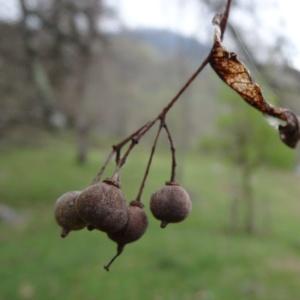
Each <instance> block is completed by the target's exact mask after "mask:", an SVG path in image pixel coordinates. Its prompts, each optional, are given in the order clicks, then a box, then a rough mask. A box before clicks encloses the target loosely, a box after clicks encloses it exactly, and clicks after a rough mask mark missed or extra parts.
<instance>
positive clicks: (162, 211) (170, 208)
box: [150, 182, 192, 228]
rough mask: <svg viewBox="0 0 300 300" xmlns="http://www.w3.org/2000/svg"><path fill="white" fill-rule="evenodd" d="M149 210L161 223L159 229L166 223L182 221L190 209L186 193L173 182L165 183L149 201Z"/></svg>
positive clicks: (189, 200)
mask: <svg viewBox="0 0 300 300" xmlns="http://www.w3.org/2000/svg"><path fill="white" fill-rule="evenodd" d="M150 209H151V212H152V214H153V215H154V217H155V218H156V219H158V220H160V221H162V222H161V228H165V227H166V226H167V225H168V223H177V222H181V221H183V220H184V219H185V218H186V217H187V216H188V214H189V212H190V211H191V209H192V202H191V199H190V196H189V194H188V193H187V191H186V190H185V189H184V188H183V187H181V186H180V185H178V184H177V183H174V182H167V183H166V185H165V186H164V187H163V188H161V189H160V190H159V191H157V192H155V193H154V194H153V195H152V197H151V200H150Z"/></svg>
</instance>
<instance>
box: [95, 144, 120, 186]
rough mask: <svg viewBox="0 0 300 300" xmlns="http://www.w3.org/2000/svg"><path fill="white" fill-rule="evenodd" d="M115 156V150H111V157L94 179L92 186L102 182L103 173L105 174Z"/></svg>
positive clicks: (109, 156) (108, 157)
mask: <svg viewBox="0 0 300 300" xmlns="http://www.w3.org/2000/svg"><path fill="white" fill-rule="evenodd" d="M114 154H115V150H114V149H113V150H111V152H110V153H109V155H108V156H107V158H106V160H105V162H104V164H103V166H102V167H101V169H100V171H99V172H98V173H97V175H96V177H95V178H94V179H93V181H92V184H94V183H97V182H99V181H100V180H101V177H102V175H103V173H104V172H105V169H106V167H107V166H108V164H109V162H110V161H111V160H112V158H113V156H114Z"/></svg>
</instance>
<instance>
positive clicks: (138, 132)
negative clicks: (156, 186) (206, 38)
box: [113, 0, 232, 198]
mask: <svg viewBox="0 0 300 300" xmlns="http://www.w3.org/2000/svg"><path fill="white" fill-rule="evenodd" d="M231 3H232V0H227V2H226V7H225V11H224V12H223V13H222V14H218V15H216V17H215V18H216V19H218V23H219V24H221V25H220V30H221V33H220V34H221V37H223V35H224V33H225V31H226V27H227V20H228V17H229V13H230V8H231ZM212 49H213V48H212ZM212 49H211V50H212ZM210 57H211V51H210V52H209V54H208V55H207V56H206V57H205V58H204V60H203V61H202V63H201V64H200V66H199V67H198V69H196V71H195V72H194V73H193V74H192V75H191V76H190V78H189V79H188V80H187V81H186V82H185V84H184V85H183V86H182V87H181V88H180V89H179V91H178V92H177V93H176V95H175V96H174V97H173V98H172V99H171V100H170V102H169V103H168V104H167V105H166V106H165V107H164V108H163V109H162V110H161V112H160V113H159V114H158V115H157V116H156V117H155V118H154V119H153V120H152V121H149V122H147V123H146V124H144V125H143V126H142V127H140V128H139V129H137V130H136V131H135V132H133V133H132V134H130V135H129V136H128V137H126V138H125V139H124V140H122V141H121V142H119V143H118V144H116V145H114V146H113V147H114V149H115V151H116V153H117V165H119V164H120V162H121V161H122V160H123V159H118V156H119V154H120V151H121V149H122V148H123V147H124V146H125V145H126V144H127V143H128V142H130V141H132V139H133V138H135V137H136V136H137V135H138V141H139V140H140V139H141V138H142V137H143V136H144V135H145V134H146V133H147V132H148V131H149V130H150V129H151V128H152V127H153V125H154V124H155V123H156V122H157V121H159V120H164V119H165V117H166V115H167V113H168V112H169V110H170V109H171V108H172V107H173V106H174V104H175V103H176V102H177V101H178V99H179V98H180V97H181V96H182V94H183V93H184V92H185V91H186V90H187V89H188V88H189V87H190V85H191V84H192V83H193V82H194V80H195V79H196V78H197V77H198V75H199V74H200V73H201V72H202V71H203V69H204V68H205V67H206V66H207V65H208V63H209V61H210ZM161 126H162V125H161V124H160V127H161ZM160 130H161V128H160ZM160 130H159V133H160ZM134 146H135V145H132V146H131V147H129V152H128V151H127V152H126V153H125V155H126V156H123V158H124V157H125V161H126V159H127V156H128V155H129V153H130V152H131V151H132V149H133V148H134ZM151 160H152V158H151ZM150 164H151V161H150ZM149 168H150V166H149ZM139 197H140V196H138V198H139Z"/></svg>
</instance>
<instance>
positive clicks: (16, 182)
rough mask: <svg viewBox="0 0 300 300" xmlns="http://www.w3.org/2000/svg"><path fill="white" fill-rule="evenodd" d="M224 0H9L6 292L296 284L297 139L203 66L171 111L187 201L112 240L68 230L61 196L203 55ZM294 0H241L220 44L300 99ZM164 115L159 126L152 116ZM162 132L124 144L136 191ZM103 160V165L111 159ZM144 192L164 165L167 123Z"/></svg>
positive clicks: (271, 290) (0, 134)
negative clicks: (282, 136)
mask: <svg viewBox="0 0 300 300" xmlns="http://www.w3.org/2000/svg"><path fill="white" fill-rule="evenodd" d="M224 3H225V1H217V0H173V1H167V0H152V1H138V0H106V1H105V0H85V1H80V0H0V4H1V5H0V105H1V106H0V153H1V155H0V299H1V300H7V299H10V300H12V299H86V300H92V299H102V298H105V299H108V300H109V299H151V300H152V299H153V300H161V299H163V300H168V299H170V300H176V299H179V300H185V299H186V300H190V299H199V300H213V299H222V300H225V299H263V300H268V299H272V300H276V299H280V300H282V299H285V300H288V299H293V300H294V299H300V279H299V278H300V237H299V229H300V218H299V216H300V204H299V201H298V200H299V194H300V185H299V183H298V182H299V179H300V178H299V176H300V155H299V151H297V150H296V151H292V150H290V149H288V148H287V147H285V146H284V145H283V144H282V143H281V142H280V140H279V137H278V133H277V131H276V130H274V128H272V127H271V126H270V124H268V122H269V120H266V119H264V118H263V117H262V116H261V114H259V113H257V112H256V111H254V110H253V109H251V108H250V107H248V106H247V105H246V104H244V103H243V101H242V100H241V99H240V98H239V97H238V96H237V95H236V94H234V93H233V92H232V91H230V90H229V89H228V88H227V87H226V86H225V85H224V84H223V83H222V82H221V81H220V80H219V79H218V78H217V76H216V75H215V74H214V73H213V71H212V70H211V69H210V67H209V66H208V67H207V68H206V69H205V71H204V72H203V73H201V74H200V76H199V77H198V78H197V80H196V81H195V82H194V84H193V85H192V87H191V88H190V89H189V90H188V92H187V93H185V94H184V96H183V97H182V98H181V99H180V101H179V102H178V103H177V105H176V106H175V107H174V109H173V110H172V111H171V112H170V113H169V115H168V122H169V125H170V128H171V131H172V133H173V135H174V140H175V143H176V145H177V150H178V164H179V167H178V181H179V182H181V183H182V185H184V186H185V187H186V188H187V190H188V191H189V192H190V194H191V197H192V200H193V212H192V214H191V215H190V217H189V218H188V219H187V220H186V221H185V222H183V223H181V224H176V225H170V226H169V227H168V228H167V229H165V230H161V229H160V228H159V224H158V222H157V221H156V220H154V218H153V217H152V216H151V214H150V213H149V221H150V225H149V228H148V231H147V233H146V234H145V236H144V237H143V238H142V239H141V240H139V241H138V242H136V243H134V244H131V245H129V246H128V247H127V248H126V250H125V252H124V254H123V255H122V256H121V257H120V259H118V260H117V261H116V263H115V264H114V265H113V267H112V271H111V272H110V273H106V272H105V271H104V270H103V267H102V266H103V265H104V264H105V263H106V262H107V261H108V260H109V258H110V257H111V256H112V255H113V254H114V253H115V245H114V243H112V242H111V241H110V240H109V239H108V238H107V237H106V235H105V234H103V233H100V232H88V231H86V230H83V231H80V232H74V233H71V234H70V236H69V237H68V238H67V239H65V240H61V238H60V237H59V233H60V229H59V227H58V226H57V225H56V224H55V221H54V217H53V205H54V202H55V199H56V198H57V197H58V196H59V195H60V194H62V193H64V192H65V191H69V190H81V189H83V188H84V187H86V186H87V185H88V184H89V183H90V181H91V180H92V178H93V177H94V175H95V174H96V173H97V171H98V169H99V167H100V165H101V163H102V162H103V160H104V158H105V156H106V155H107V154H108V152H109V151H110V147H111V145H112V144H114V143H116V142H118V141H120V140H122V139H123V138H124V137H125V136H127V135H128V134H130V133H131V132H133V131H134V130H135V129H136V128H138V127H139V126H141V125H142V124H143V123H144V122H145V121H147V120H149V119H151V118H153V117H154V116H155V115H156V114H157V113H158V112H159V111H160V109H161V108H162V107H163V106H164V105H165V104H166V103H167V102H168V101H169V100H170V99H171V98H172V97H173V96H174V95H175V93H176V92H177V90H178V89H179V88H180V86H181V85H182V84H183V83H184V82H185V81H186V80H187V78H188V77H189V76H190V74H191V73H192V72H193V71H194V70H195V69H196V68H197V67H198V65H199V64H200V63H201V61H202V59H203V58H204V57H205V56H206V55H207V53H208V52H209V49H210V47H211V44H212V40H213V29H212V25H211V19H212V17H213V15H214V13H215V12H216V11H219V9H220V8H221V7H223V6H224ZM298 11H299V4H297V2H296V1H292V0H286V1H280V0H264V1H261V0H260V1H259V0H236V1H233V7H232V13H231V17H230V22H229V26H228V29H227V32H226V38H225V44H226V46H227V47H228V48H230V49H232V50H234V51H236V52H237V53H238V54H239V56H240V57H241V59H242V60H243V61H244V62H245V63H246V65H247V66H248V68H249V69H250V70H251V73H252V74H253V77H254V78H255V79H256V81H257V82H258V83H259V84H260V85H261V86H262V88H263V91H264V94H265V96H266V98H267V99H268V101H270V102H271V103H273V104H277V105H281V106H284V107H289V108H291V109H293V110H294V111H295V112H296V113H298V114H299V113H300V102H299V99H298V95H299V92H300V87H299V80H300V38H299V33H298V28H299V25H300V21H299V17H298ZM154 131H155V130H154ZM152 139H153V132H150V133H149V135H147V136H146V137H145V138H144V139H143V141H142V142H141V143H140V145H139V147H137V149H136V150H135V151H134V152H133V153H132V155H131V156H130V157H129V160H128V164H127V165H126V166H125V168H124V170H123V171H122V174H121V175H122V188H123V190H124V192H125V194H126V197H127V199H128V200H131V199H133V198H134V196H135V195H136V193H137V189H138V186H139V184H140V182H141V179H142V175H143V172H144V168H145V165H146V162H147V159H148V155H149V151H150V147H151V141H152ZM111 168H112V166H111V167H110V170H108V172H107V173H106V176H109V175H110V171H111V170H112V169H111ZM151 171H152V172H151V174H150V177H149V181H148V184H147V188H146V191H145V195H144V203H145V206H146V209H147V211H148V212H149V209H148V203H149V197H150V195H151V193H152V192H154V191H155V190H157V189H158V188H159V187H161V186H162V185H163V184H164V182H165V181H166V180H167V179H168V176H169V172H170V154H169V151H168V145H167V143H166V138H165V136H164V135H162V136H161V139H160V144H159V148H158V151H157V154H156V156H155V159H154V163H153V166H152V170H151Z"/></svg>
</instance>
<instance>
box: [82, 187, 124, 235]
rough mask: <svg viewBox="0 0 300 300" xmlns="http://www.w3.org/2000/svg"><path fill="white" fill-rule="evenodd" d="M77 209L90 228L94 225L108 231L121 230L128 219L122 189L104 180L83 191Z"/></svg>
mask: <svg viewBox="0 0 300 300" xmlns="http://www.w3.org/2000/svg"><path fill="white" fill-rule="evenodd" d="M77 210H78V213H79V216H80V217H81V218H82V219H83V220H84V221H85V222H86V223H87V225H88V226H89V228H93V227H94V228H96V229H99V230H102V231H105V232H107V233H108V232H109V233H111V232H116V231H120V230H121V229H123V228H124V226H125V225H126V224H127V220H128V214H127V207H126V201H125V198H124V196H123V193H122V191H121V190H120V189H119V188H118V187H117V186H115V185H114V184H112V183H109V182H104V181H103V182H100V183H96V184H94V185H91V186H89V187H87V188H86V189H85V190H83V191H82V193H81V194H80V196H79V197H78V201H77Z"/></svg>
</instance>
